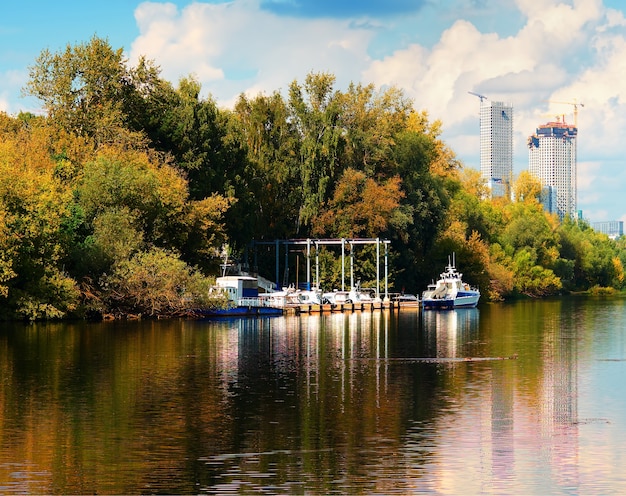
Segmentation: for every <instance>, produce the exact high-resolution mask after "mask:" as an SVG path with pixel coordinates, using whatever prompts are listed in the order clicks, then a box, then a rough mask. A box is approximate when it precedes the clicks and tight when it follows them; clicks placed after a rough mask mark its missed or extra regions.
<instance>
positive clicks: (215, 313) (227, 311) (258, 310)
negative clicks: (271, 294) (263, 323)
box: [200, 306, 283, 318]
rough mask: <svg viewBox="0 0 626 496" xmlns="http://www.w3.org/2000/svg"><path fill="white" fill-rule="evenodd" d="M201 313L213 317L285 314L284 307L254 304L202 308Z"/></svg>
mask: <svg viewBox="0 0 626 496" xmlns="http://www.w3.org/2000/svg"><path fill="white" fill-rule="evenodd" d="M200 314H201V315H202V316H203V317H207V318H211V317H272V316H279V315H283V309H282V308H275V307H254V306H250V307H247V306H244V307H232V308H221V309H217V308H216V309H211V310H202V311H201V312H200Z"/></svg>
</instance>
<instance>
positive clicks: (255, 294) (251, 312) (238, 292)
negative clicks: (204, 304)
mask: <svg viewBox="0 0 626 496" xmlns="http://www.w3.org/2000/svg"><path fill="white" fill-rule="evenodd" d="M213 290H214V291H220V292H222V293H223V294H224V295H225V296H226V297H227V299H228V304H227V306H226V307H225V308H205V309H202V310H200V311H199V313H200V315H202V316H204V317H242V316H272V315H283V309H282V308H281V307H279V306H276V305H273V304H272V301H271V300H269V299H267V298H264V297H263V296H262V295H259V287H258V280H257V278H256V277H252V276H248V275H234V276H222V277H218V278H217V279H216V280H215V287H214V288H213Z"/></svg>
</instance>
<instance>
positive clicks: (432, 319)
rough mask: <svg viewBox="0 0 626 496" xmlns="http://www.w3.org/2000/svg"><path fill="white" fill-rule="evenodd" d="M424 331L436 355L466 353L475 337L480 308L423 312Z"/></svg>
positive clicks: (460, 354)
mask: <svg viewBox="0 0 626 496" xmlns="http://www.w3.org/2000/svg"><path fill="white" fill-rule="evenodd" d="M423 319H424V331H425V332H426V335H427V336H428V338H429V340H430V341H431V346H432V347H433V349H434V350H436V351H435V353H436V355H435V356H437V357H449V358H454V357H461V356H471V355H468V354H467V352H468V351H469V348H468V347H469V346H470V345H471V344H472V343H473V342H474V341H475V340H476V339H477V336H478V331H479V324H480V322H479V319H480V310H479V309H478V308H462V309H455V310H449V311H445V312H442V311H425V312H423Z"/></svg>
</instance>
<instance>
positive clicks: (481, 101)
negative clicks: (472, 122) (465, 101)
mask: <svg viewBox="0 0 626 496" xmlns="http://www.w3.org/2000/svg"><path fill="white" fill-rule="evenodd" d="M468 93H469V94H470V95H474V96H477V97H478V98H480V103H483V100H488V98H487V97H486V96H485V95H479V94H478V93H474V92H473V91H468Z"/></svg>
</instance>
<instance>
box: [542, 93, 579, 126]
mask: <svg viewBox="0 0 626 496" xmlns="http://www.w3.org/2000/svg"><path fill="white" fill-rule="evenodd" d="M546 101H547V102H548V103H559V104H562V105H573V106H574V126H576V127H578V106H579V105H580V106H581V107H584V106H585V104H584V103H580V102H577V101H576V99H574V101H573V102H556V101H554V100H546Z"/></svg>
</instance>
